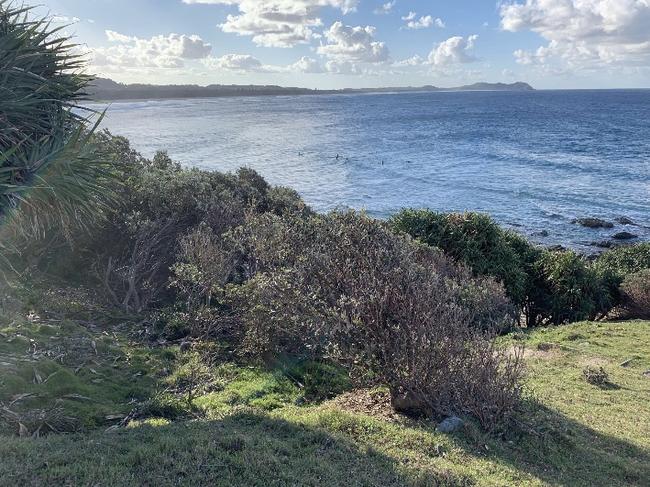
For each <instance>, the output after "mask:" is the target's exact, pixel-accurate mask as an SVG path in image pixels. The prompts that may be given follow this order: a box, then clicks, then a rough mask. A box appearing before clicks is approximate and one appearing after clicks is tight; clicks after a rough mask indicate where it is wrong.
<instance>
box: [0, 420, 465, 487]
mask: <svg viewBox="0 0 650 487" xmlns="http://www.w3.org/2000/svg"><path fill="white" fill-rule="evenodd" d="M88 438H89V437H88V436H81V435H56V436H51V437H48V438H42V439H38V440H28V441H21V440H18V439H15V440H14V439H12V440H10V441H8V442H2V443H0V458H3V461H2V462H0V463H1V465H0V479H3V482H8V485H9V484H11V485H48V484H49V485H111V486H120V485H149V486H166V485H193V486H198V485H211V486H229V487H230V486H260V487H267V486H272V485H273V486H340V485H345V486H382V487H383V486H408V485H418V486H425V485H432V486H433V485H436V486H438V485H440V486H444V485H453V486H457V485H469V484H471V482H470V481H469V480H468V479H466V478H462V477H459V476H457V475H455V474H453V473H450V472H447V471H444V470H441V471H440V472H439V473H432V472H413V471H411V472H410V473H409V474H406V473H405V472H404V471H403V470H401V469H400V467H399V465H397V464H396V463H395V460H394V459H391V458H388V457H386V456H385V455H382V454H381V453H379V452H377V451H376V450H374V449H372V448H368V447H364V446H360V445H357V444H355V443H354V442H352V441H351V440H349V439H348V438H346V437H345V435H343V434H330V433H328V432H327V431H325V430H323V429H321V428H312V427H308V426H303V425H300V424H296V423H291V422H288V421H285V420H282V419H275V418H271V417H269V416H267V415H263V414H257V413H253V412H249V411H245V412H240V413H237V414H234V415H232V416H229V417H227V418H225V419H224V420H222V421H207V422H198V421H197V422H187V423H175V424H171V425H166V426H158V427H155V426H147V425H144V426H140V427H136V428H133V429H127V430H120V431H116V432H112V433H105V434H103V435H96V436H92V437H91V438H92V440H90V441H89V439H88ZM82 441H87V442H89V443H88V444H87V445H80V444H79V442H82ZM0 483H1V482H0Z"/></svg>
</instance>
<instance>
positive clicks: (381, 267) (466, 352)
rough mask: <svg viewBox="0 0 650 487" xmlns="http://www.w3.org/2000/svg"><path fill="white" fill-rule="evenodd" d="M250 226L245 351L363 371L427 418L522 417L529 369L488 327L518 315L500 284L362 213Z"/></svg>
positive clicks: (241, 306) (489, 422)
mask: <svg viewBox="0 0 650 487" xmlns="http://www.w3.org/2000/svg"><path fill="white" fill-rule="evenodd" d="M264 220H265V221H264ZM251 223H252V224H251V225H250V227H249V228H246V229H245V230H243V231H241V232H240V235H242V236H246V240H245V241H244V242H243V245H242V247H247V248H256V249H257V252H258V253H257V255H253V256H251V257H250V258H249V260H250V261H251V262H252V263H253V265H252V267H251V268H255V269H256V270H257V273H256V274H255V275H254V276H252V277H251V279H249V280H248V281H246V282H245V283H244V284H243V285H241V286H237V291H236V292H235V293H234V295H235V299H234V301H233V302H234V306H235V308H237V309H238V310H239V312H240V313H241V316H242V319H243V326H244V327H245V329H246V338H245V343H246V347H245V348H246V350H248V351H255V352H256V353H258V354H261V355H264V354H269V353H270V354H286V353H291V354H298V355H299V354H303V355H305V356H309V355H310V354H316V355H325V356H328V357H331V358H334V359H336V360H337V361H338V362H339V363H341V364H343V365H345V366H347V367H348V368H350V367H354V366H357V365H358V364H362V365H363V366H364V367H365V368H367V369H368V370H369V371H372V373H373V374H374V376H375V377H376V378H377V379H378V380H379V381H381V382H383V383H385V384H387V385H388V387H389V388H390V390H391V394H392V397H393V399H394V401H393V403H394V405H395V406H396V407H397V408H398V409H402V410H406V411H410V412H414V413H417V414H425V415H434V416H443V415H447V414H454V413H455V414H469V415H472V416H475V417H477V418H478V419H479V420H480V421H481V423H482V424H483V426H484V427H485V428H487V429H489V428H491V427H493V426H494V425H495V424H496V423H497V422H498V421H500V420H503V419H504V418H505V417H507V416H508V414H509V413H510V412H511V411H512V408H513V407H514V406H515V405H516V403H517V401H518V399H519V394H520V385H519V378H520V375H521V366H520V362H519V361H518V360H517V358H516V357H512V356H505V355H503V354H499V353H497V352H496V350H495V349H494V345H493V343H492V341H491V340H490V338H491V337H492V336H493V332H488V331H486V329H487V328H491V327H492V326H493V324H494V323H499V322H512V320H513V316H512V313H511V307H509V306H507V300H506V299H505V295H504V291H503V289H502V288H501V286H500V285H498V284H497V283H495V282H494V281H489V280H487V279H485V280H476V279H474V278H473V277H472V273H471V271H469V270H468V269H467V268H464V267H462V266H459V265H457V264H456V263H454V262H453V261H452V260H450V259H449V258H448V257H447V256H445V255H444V254H442V253H441V252H440V251H438V250H437V249H433V248H431V247H427V246H424V245H421V244H418V243H416V242H414V241H412V240H411V239H410V238H409V237H406V236H400V235H396V234H395V233H393V232H392V231H391V230H390V228H389V227H388V226H387V225H386V224H384V223H382V222H379V221H377V220H374V219H372V218H369V217H367V216H365V215H363V214H357V213H354V212H344V213H336V212H335V213H332V214H329V215H327V216H316V217H313V218H310V219H308V220H304V219H303V220H296V219H294V220H288V221H287V220H282V219H273V218H269V217H268V216H263V217H261V218H260V217H258V218H255V219H254V220H253V222H251ZM285 239H286V243H285V244H284V245H279V246H278V245H277V241H278V240H279V241H284V240H285ZM265 243H267V244H268V247H265V245H264V244H265ZM276 249H279V251H278V253H276ZM287 249H293V252H288V251H287ZM488 283H489V284H488ZM493 295H496V297H495V296H493ZM477 296H478V297H477ZM485 296H489V297H488V298H486V297H485ZM489 303H493V305H492V307H491V306H490V305H489ZM479 404H480V405H479Z"/></svg>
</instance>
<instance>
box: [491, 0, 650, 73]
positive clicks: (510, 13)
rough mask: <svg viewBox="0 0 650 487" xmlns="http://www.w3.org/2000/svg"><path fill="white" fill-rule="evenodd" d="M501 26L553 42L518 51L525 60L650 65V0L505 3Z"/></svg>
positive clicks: (586, 65)
mask: <svg viewBox="0 0 650 487" xmlns="http://www.w3.org/2000/svg"><path fill="white" fill-rule="evenodd" d="M500 14H501V27H502V28H503V29H504V30H506V31H511V32H517V31H525V30H530V31H533V32H536V33H538V34H539V35H540V36H542V37H543V38H544V39H546V40H547V41H548V44H547V45H545V46H541V47H540V48H538V49H537V50H534V51H524V50H517V51H515V53H514V55H515V58H516V59H517V61H518V62H519V63H521V64H529V65H530V64H549V63H552V62H554V61H555V62H561V63H565V64H567V65H570V66H573V67H588V66H594V67H597V66H602V65H616V64H621V65H633V66H634V65H636V66H650V0H526V1H525V2H524V3H520V2H510V3H507V4H504V5H502V6H501V10H500Z"/></svg>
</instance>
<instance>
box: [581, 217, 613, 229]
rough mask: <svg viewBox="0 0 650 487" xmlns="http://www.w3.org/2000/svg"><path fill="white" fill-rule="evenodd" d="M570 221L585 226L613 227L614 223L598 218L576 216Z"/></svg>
mask: <svg viewBox="0 0 650 487" xmlns="http://www.w3.org/2000/svg"><path fill="white" fill-rule="evenodd" d="M571 223H577V224H578V225H582V226H583V227H587V228H613V227H614V224H613V223H612V222H608V221H605V220H601V219H600V218H577V219H575V220H573V221H572V222H571Z"/></svg>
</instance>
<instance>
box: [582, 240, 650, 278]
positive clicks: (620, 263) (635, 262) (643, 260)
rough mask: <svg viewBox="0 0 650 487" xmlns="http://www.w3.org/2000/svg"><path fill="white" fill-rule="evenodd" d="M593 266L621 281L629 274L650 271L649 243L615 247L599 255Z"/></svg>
mask: <svg viewBox="0 0 650 487" xmlns="http://www.w3.org/2000/svg"><path fill="white" fill-rule="evenodd" d="M594 265H595V267H596V268H598V269H600V270H603V271H605V270H606V271H609V272H611V273H612V274H614V275H615V276H617V277H618V278H620V279H621V280H622V279H624V278H625V276H627V275H629V274H634V273H636V272H639V271H642V270H644V269H650V243H640V244H636V245H625V246H621V247H615V248H613V249H610V250H608V251H606V252H603V253H602V254H600V256H599V257H598V259H597V260H596V262H595V264H594Z"/></svg>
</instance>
